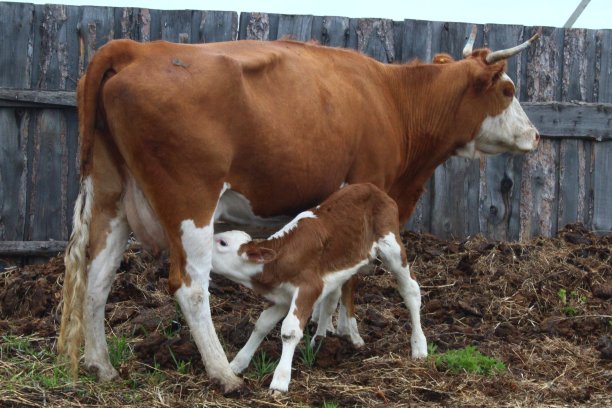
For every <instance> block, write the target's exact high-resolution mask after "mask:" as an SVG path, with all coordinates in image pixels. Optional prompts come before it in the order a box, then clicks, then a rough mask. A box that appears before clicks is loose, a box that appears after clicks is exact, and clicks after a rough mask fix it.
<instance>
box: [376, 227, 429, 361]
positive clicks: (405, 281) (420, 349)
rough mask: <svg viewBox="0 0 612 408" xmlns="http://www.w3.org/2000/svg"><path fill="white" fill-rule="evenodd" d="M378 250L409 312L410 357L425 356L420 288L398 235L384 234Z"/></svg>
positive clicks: (425, 343)
mask: <svg viewBox="0 0 612 408" xmlns="http://www.w3.org/2000/svg"><path fill="white" fill-rule="evenodd" d="M378 250H379V253H380V256H381V258H382V261H383V263H384V264H385V265H386V266H387V267H388V268H389V269H390V270H391V273H393V275H395V278H396V279H397V283H398V290H399V292H400V294H401V295H402V298H403V299H404V303H405V304H406V306H407V307H408V310H409V312H410V320H411V323H412V336H411V337H410V344H411V346H412V358H423V357H427V340H426V339H425V334H424V333H423V329H422V328H421V316H420V309H421V290H420V288H419V284H418V283H417V281H416V280H415V279H413V277H412V276H411V275H410V270H409V268H408V261H407V260H406V250H405V249H404V247H403V246H402V244H401V240H400V238H399V235H398V234H393V233H389V234H388V235H386V236H385V237H384V238H383V239H382V240H381V241H379V246H378Z"/></svg>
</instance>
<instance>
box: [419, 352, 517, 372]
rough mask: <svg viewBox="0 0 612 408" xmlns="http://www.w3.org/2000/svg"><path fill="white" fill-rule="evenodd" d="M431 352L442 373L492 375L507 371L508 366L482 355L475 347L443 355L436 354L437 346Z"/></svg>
mask: <svg viewBox="0 0 612 408" xmlns="http://www.w3.org/2000/svg"><path fill="white" fill-rule="evenodd" d="M430 350H433V353H431V356H432V358H433V359H434V361H435V365H436V368H437V369H438V370H440V371H450V372H451V373H475V374H481V375H490V374H494V373H496V372H501V371H505V370H506V365H505V364H504V363H503V362H501V361H499V360H497V359H495V358H492V357H488V356H486V355H484V354H482V353H480V351H478V350H477V349H476V347H474V346H467V347H464V348H461V349H458V350H449V351H447V352H446V353H443V354H436V353H435V346H433V347H432V349H430Z"/></svg>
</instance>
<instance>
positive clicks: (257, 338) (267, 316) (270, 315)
mask: <svg viewBox="0 0 612 408" xmlns="http://www.w3.org/2000/svg"><path fill="white" fill-rule="evenodd" d="M287 309H288V305H286V304H275V305H273V306H271V307H269V308H267V309H266V310H264V311H263V312H262V313H261V315H260V316H259V319H257V322H256V323H255V328H254V329H253V332H252V333H251V336H250V337H249V340H248V341H247V342H246V344H245V345H244V347H242V349H240V351H239V352H238V354H236V357H234V359H233V360H232V362H231V363H230V367H231V368H232V371H233V372H234V373H236V374H240V373H241V372H243V371H244V370H245V369H246V368H247V367H248V366H249V363H250V362H251V359H252V358H253V355H254V354H255V351H257V348H258V347H259V345H260V344H261V342H262V340H263V339H264V338H265V337H266V336H267V335H268V333H270V331H271V330H272V329H273V328H274V326H276V323H278V322H279V321H280V319H282V318H283V316H285V314H286V313H287Z"/></svg>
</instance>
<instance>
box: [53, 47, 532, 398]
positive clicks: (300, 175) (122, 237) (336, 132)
mask: <svg viewBox="0 0 612 408" xmlns="http://www.w3.org/2000/svg"><path fill="white" fill-rule="evenodd" d="M491 55H493V54H492V53H490V51H489V50H476V51H474V52H472V53H469V55H468V56H467V57H466V58H465V59H463V60H460V61H450V60H449V59H448V58H449V57H444V59H447V61H444V62H446V63H437V64H424V63H420V62H413V63H410V64H406V65H385V64H381V63H379V62H377V61H375V60H373V59H371V58H368V57H366V56H364V55H361V54H359V53H357V52H354V51H349V50H344V49H336V48H328V47H324V46H318V45H314V44H304V43H299V42H293V41H273V42H257V41H235V42H225V43H211V44H199V45H189V44H171V43H167V42H152V43H146V44H141V43H137V42H133V41H130V40H116V41H111V42H109V43H108V44H106V45H104V46H103V47H101V48H100V49H99V50H98V51H97V53H96V55H95V56H94V57H93V58H92V60H91V62H90V64H89V66H88V68H87V72H86V75H85V76H84V77H83V78H82V79H81V80H80V81H79V86H78V89H77V100H78V106H79V122H80V134H81V140H80V141H81V168H80V170H81V171H80V174H81V181H80V192H79V196H78V199H77V202H76V205H75V212H74V213H75V216H74V226H73V232H72V235H71V238H70V241H69V245H68V248H67V250H66V255H65V263H66V275H65V280H64V291H63V298H64V306H63V316H62V324H61V329H60V336H59V341H58V349H59V351H60V353H64V354H66V355H68V356H69V357H70V360H71V365H72V371H73V373H76V369H77V367H78V357H79V347H80V344H81V342H82V340H83V339H84V341H85V357H84V363H85V365H86V366H87V367H90V368H92V369H95V370H96V371H97V373H98V377H99V378H100V379H101V380H109V379H111V378H113V377H115V376H116V375H117V371H116V370H115V369H114V368H113V367H112V365H111V364H110V360H109V356H108V350H107V344H106V340H105V334H104V305H105V303H106V299H107V296H108V293H109V290H110V287H111V282H112V280H113V278H114V274H115V271H116V269H117V266H118V265H119V262H120V259H121V256H122V253H123V251H124V247H125V243H126V240H127V236H128V233H129V231H130V230H132V231H134V232H135V233H136V234H137V236H138V238H139V239H140V240H141V241H142V242H143V243H145V244H148V245H149V246H150V247H152V248H154V249H157V250H161V249H167V250H168V252H169V257H170V276H169V286H170V291H171V292H172V293H173V294H174V296H175V298H176V299H177V301H178V303H179V305H180V307H181V309H182V311H183V314H184V316H185V319H186V320H187V322H188V324H189V326H190V328H191V332H192V334H193V338H194V340H195V342H196V344H197V346H198V349H199V350H200V353H201V354H202V358H203V361H204V364H205V367H206V371H207V373H208V374H209V376H210V377H211V378H213V379H215V380H217V381H219V382H220V383H221V384H222V386H223V387H224V389H225V391H227V392H229V391H232V390H235V389H238V388H239V387H240V386H241V384H242V380H241V379H240V378H238V377H237V376H236V375H235V374H234V373H233V372H232V370H231V368H230V366H229V363H228V361H227V358H226V356H225V354H224V352H223V349H222V347H221V344H220V342H219V340H218V338H217V335H216V333H215V330H214V326H213V323H212V319H211V313H210V305H209V298H208V296H209V294H208V281H209V274H210V269H211V264H212V248H213V225H214V222H215V221H216V220H219V219H227V220H232V221H239V222H243V223H257V224H266V223H269V222H274V223H276V224H278V223H279V221H282V218H279V217H281V216H292V215H295V214H297V213H298V212H300V211H302V210H304V209H306V208H310V207H312V206H314V205H316V204H318V203H320V202H322V201H323V200H324V199H325V198H326V197H328V196H329V195H330V194H332V193H333V192H334V191H336V190H337V189H338V188H339V187H340V186H341V185H343V184H353V183H359V182H370V183H373V184H375V185H376V186H378V187H380V188H381V189H383V190H384V191H385V192H387V193H388V194H389V196H390V197H391V198H392V199H393V200H395V201H396V203H397V204H398V208H399V220H400V221H402V222H404V221H405V220H406V219H407V218H408V217H409V216H410V214H411V212H412V211H413V208H414V205H415V203H416V201H417V200H418V198H419V195H420V194H421V192H422V190H423V185H424V183H425V182H426V181H427V179H428V178H429V177H430V176H431V175H432V173H433V171H434V169H435V168H436V167H437V166H438V165H439V164H441V163H442V162H443V161H445V160H446V159H447V158H448V157H449V156H451V155H453V154H454V153H455V152H458V151H460V152H461V151H463V150H462V149H467V151H469V152H475V153H478V152H484V153H498V152H500V151H511V152H527V151H530V150H533V149H534V148H535V147H536V146H537V143H538V133H537V131H536V129H535V128H534V127H533V125H531V123H530V122H529V119H528V118H527V116H526V115H525V113H524V111H523V110H522V109H521V108H520V105H519V103H518V101H517V100H516V98H515V97H514V85H513V84H512V82H511V81H510V80H509V79H508V77H506V76H504V70H505V67H506V63H505V58H507V57H508V55H504V56H501V57H500V58H498V57H496V58H489V57H490V56H491ZM438 62H443V61H438ZM466 146H467V147H466ZM284 219H285V220H286V219H287V218H284Z"/></svg>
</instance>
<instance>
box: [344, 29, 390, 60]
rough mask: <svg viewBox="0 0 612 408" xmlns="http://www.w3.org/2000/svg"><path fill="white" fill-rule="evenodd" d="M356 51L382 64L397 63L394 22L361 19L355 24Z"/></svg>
mask: <svg viewBox="0 0 612 408" xmlns="http://www.w3.org/2000/svg"><path fill="white" fill-rule="evenodd" d="M354 27H355V40H356V42H355V43H354V44H355V45H356V49H357V50H358V51H359V52H361V53H363V54H366V55H369V56H370V57H372V58H374V59H376V60H378V61H380V62H385V63H389V62H394V61H395V33H394V30H393V21H392V20H385V19H372V18H360V19H356V20H355V22H354Z"/></svg>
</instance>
